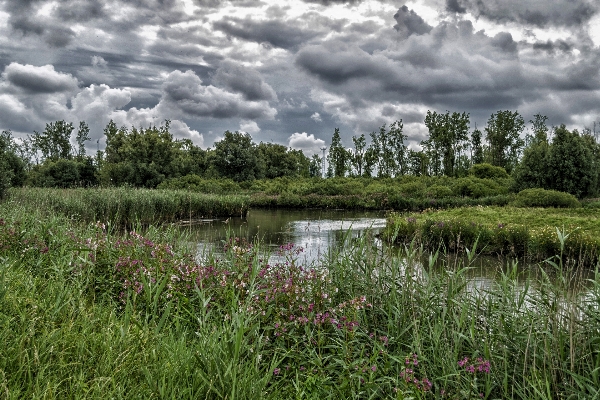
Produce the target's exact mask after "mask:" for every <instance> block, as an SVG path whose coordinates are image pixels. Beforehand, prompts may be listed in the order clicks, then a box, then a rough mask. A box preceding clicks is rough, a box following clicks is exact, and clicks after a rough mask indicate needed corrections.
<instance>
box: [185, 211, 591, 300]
mask: <svg viewBox="0 0 600 400" xmlns="http://www.w3.org/2000/svg"><path fill="white" fill-rule="evenodd" d="M225 221H227V222H225ZM383 227H385V218H384V215H383V214H381V213H374V212H364V211H323V210H251V212H250V213H249V215H248V217H247V218H244V219H242V218H230V219H228V220H211V221H207V222H206V223H205V224H202V225H197V226H194V227H193V228H192V229H193V230H192V233H193V235H194V237H195V238H196V240H197V249H198V255H199V258H200V259H202V258H204V257H203V256H205V255H206V254H208V253H210V252H214V253H216V254H219V253H220V252H222V249H223V243H224V242H225V240H226V239H227V238H228V237H240V238H244V239H246V240H247V241H249V242H251V243H256V241H257V240H259V241H260V243H261V248H262V249H264V250H265V251H267V252H269V253H270V257H269V262H270V263H271V264H274V263H277V262H284V261H285V258H284V257H282V256H280V255H279V254H278V250H279V247H280V246H282V245H285V244H288V243H293V244H294V245H295V246H296V247H302V248H303V249H304V251H303V252H301V253H299V255H298V256H297V257H296V259H297V261H298V262H299V263H300V264H302V265H305V266H316V265H318V264H319V263H320V261H321V260H323V259H325V258H326V257H328V256H330V249H331V250H334V251H332V252H331V253H332V254H340V255H345V254H348V253H349V252H351V250H350V248H351V246H352V245H353V241H355V240H356V239H357V238H359V237H362V236H364V235H365V233H366V232H367V231H368V230H369V229H371V230H372V231H373V232H379V231H380V230H381V229H382V228H383ZM369 240H373V242H372V243H373V246H374V247H375V248H376V249H378V250H377V252H376V253H377V255H375V254H372V255H371V256H373V257H382V256H383V257H386V258H388V257H390V256H391V257H393V259H394V260H395V261H391V262H393V263H396V264H397V267H398V268H399V269H400V270H401V271H402V272H404V268H405V265H404V264H405V260H403V259H397V256H398V248H395V249H392V248H389V247H387V246H385V245H384V244H383V243H382V242H381V240H379V239H377V238H375V237H373V238H372V239H371V238H370V239H369ZM388 261H389V260H388ZM467 263H468V262H467V261H466V259H465V258H464V257H459V258H458V259H456V257H455V256H454V255H451V256H449V257H448V258H445V257H442V256H441V255H440V257H439V259H438V263H436V264H435V265H434V266H433V270H432V271H430V273H432V272H435V271H436V270H437V271H438V272H441V271H442V270H445V269H450V270H452V269H453V267H454V266H455V265H458V264H462V265H465V264H467ZM386 264H389V263H382V265H386ZM417 264H420V265H414V266H413V268H412V271H413V273H416V274H417V275H418V276H423V272H424V270H428V269H429V267H428V264H429V263H428V262H427V260H425V259H423V260H421V262H418V263H417ZM511 265H512V263H511V262H510V261H508V260H502V259H498V258H496V257H482V256H479V257H477V258H476V260H475V262H474V264H473V265H472V268H470V269H469V270H468V271H466V272H465V273H466V277H467V282H466V288H465V289H466V290H467V291H468V292H470V293H478V294H479V295H480V296H482V297H483V298H489V296H490V291H491V292H496V293H497V292H498V285H499V282H500V281H501V273H500V271H504V272H505V273H509V270H510V269H511V268H512V267H511ZM516 268H517V269H516V271H517V274H516V276H518V278H517V287H516V288H514V289H513V290H514V291H513V294H514V295H516V296H520V295H522V293H523V291H524V290H528V294H527V296H526V300H525V307H527V308H531V307H532V306H533V305H532V304H531V303H532V299H538V298H539V292H538V290H539V287H538V285H539V279H540V278H541V276H538V275H539V268H538V267H537V266H531V265H526V264H521V263H519V264H518V267H516ZM536 271H537V272H536ZM580 274H581V276H579V277H578V279H576V281H578V282H581V283H583V284H581V285H575V287H571V288H570V290H572V291H573V292H576V293H585V292H586V291H587V290H586V289H585V286H586V285H585V282H586V278H587V279H590V278H593V276H591V275H593V274H592V272H591V271H587V273H584V272H580ZM528 277H529V278H532V279H533V281H532V285H531V286H529V287H527V286H525V282H526V281H527V280H528ZM533 302H535V300H533Z"/></svg>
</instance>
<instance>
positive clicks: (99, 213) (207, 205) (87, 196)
mask: <svg viewBox="0 0 600 400" xmlns="http://www.w3.org/2000/svg"><path fill="white" fill-rule="evenodd" d="M9 198H10V199H12V201H14V202H16V203H19V204H24V205H28V206H30V207H32V208H37V209H41V210H46V211H47V212H50V213H54V214H61V215H64V216H66V217H68V218H72V219H76V220H80V221H87V222H94V221H111V222H112V223H113V224H114V225H118V226H122V227H129V228H131V227H132V226H134V225H135V224H141V225H144V226H148V225H150V224H161V223H164V222H177V221H182V220H187V221H190V220H194V219H200V218H216V217H229V216H244V215H246V213H247V212H248V197H247V196H240V195H213V194H201V193H193V192H187V191H178V190H150V189H136V188H126V187H120V188H104V189H100V188H98V189H89V188H87V189H48V188H13V189H11V190H10V191H9Z"/></svg>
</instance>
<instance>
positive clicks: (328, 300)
mask: <svg viewBox="0 0 600 400" xmlns="http://www.w3.org/2000/svg"><path fill="white" fill-rule="evenodd" d="M47 211H48V210H46V212H42V211H41V210H40V209H37V208H35V207H27V208H24V207H23V205H22V204H19V203H18V202H11V203H4V204H1V205H0V213H1V214H2V216H3V219H1V220H0V259H1V260H2V263H0V336H1V337H2V339H3V346H0V388H1V389H2V392H1V393H2V396H3V397H6V398H9V399H10V398H15V399H16V398H87V399H96V398H99V399H100V398H101V399H105V398H115V399H129V398H136V399H137V398H201V399H206V398H209V399H210V398H230V399H233V398H244V399H256V398H267V399H270V398H272V399H289V398H339V399H345V398H396V399H408V398H415V399H435V398H456V399H474V398H485V399H497V398H514V399H532V398H540V397H547V398H585V399H587V398H594V397H596V396H598V394H599V392H598V387H600V376H599V375H598V374H597V368H598V367H597V363H598V360H597V358H598V357H597V349H598V344H599V337H598V332H599V331H600V319H599V318H598V312H597V309H596V308H595V307H594V305H595V304H598V302H599V301H600V275H599V274H598V272H597V271H596V272H595V273H594V272H592V273H591V274H590V275H587V276H584V275H583V274H573V273H572V270H571V269H569V268H566V265H565V264H563V263H562V262H561V259H560V257H554V256H555V255H556V256H560V253H559V254H556V253H555V254H553V257H552V258H551V259H548V261H547V263H546V265H545V267H544V266H543V265H542V266H538V265H531V266H529V267H528V268H526V269H520V268H519V267H518V265H517V264H516V263H509V265H508V266H507V267H506V268H499V269H498V271H497V272H496V273H494V274H493V275H490V279H493V282H494V284H490V285H487V286H485V287H484V288H480V285H479V283H478V282H477V281H474V280H473V279H472V278H471V277H470V272H471V271H472V270H473V266H474V265H475V262H476V258H477V254H478V253H479V252H480V249H484V248H485V246H484V245H483V244H482V243H483V242H486V241H487V242H488V243H492V244H493V243H500V241H504V242H506V243H510V242H511V241H515V240H520V239H519V237H520V236H522V235H523V232H524V231H523V230H522V229H521V230H519V228H518V226H515V229H514V230H511V229H513V228H511V226H509V224H505V225H503V226H502V227H500V226H499V225H498V224H497V219H496V217H499V216H500V215H499V214H498V213H499V212H500V210H498V209H483V210H479V211H481V212H482V213H483V215H481V216H477V215H474V214H473V209H468V210H454V212H455V216H456V215H458V214H459V213H462V215H464V216H473V217H474V218H479V217H481V218H483V219H484V220H485V221H486V222H485V223H486V224H487V225H486V226H485V228H486V229H485V230H483V228H482V230H481V231H480V232H484V231H485V232H489V233H490V235H492V236H490V237H489V238H491V239H493V238H498V241H497V242H495V241H494V240H496V239H493V240H491V239H490V240H489V241H488V239H486V238H485V237H483V235H481V234H479V235H474V232H475V231H474V229H475V228H471V227H472V226H473V225H471V224H470V223H469V222H470V220H469V219H465V220H464V221H462V222H461V221H457V219H456V218H446V217H448V215H446V217H441V218H438V217H439V216H440V215H437V216H436V215H435V214H432V213H427V214H428V215H422V214H416V216H415V220H414V221H413V220H408V219H407V218H406V216H395V217H394V218H393V219H395V218H396V217H397V218H402V219H404V222H402V223H398V232H402V233H403V235H407V236H410V237H414V236H418V231H419V227H420V226H421V225H422V221H421V219H422V218H424V219H428V220H434V221H436V222H435V223H433V224H429V227H430V232H431V235H432V237H438V238H446V239H444V240H446V241H447V247H448V248H449V247H451V243H458V244H459V247H458V249H460V243H462V239H459V238H458V235H456V233H457V232H460V233H461V235H460V236H461V237H463V235H465V236H464V237H467V236H468V237H469V239H468V240H469V241H471V240H472V238H473V237H476V238H478V239H476V240H475V243H473V245H472V246H471V247H468V250H469V251H468V252H467V248H463V249H464V252H465V253H467V254H468V256H467V258H466V259H459V258H455V257H449V256H448V255H447V254H445V253H443V252H433V253H430V254H429V261H428V260H427V254H426V253H423V252H422V251H420V250H419V247H418V243H417V242H413V243H412V244H410V243H409V244H408V245H407V246H406V247H403V248H400V249H395V250H394V252H384V253H382V248H381V247H380V246H376V245H374V244H373V242H372V240H373V237H372V236H371V235H365V236H364V237H361V238H353V239H352V246H351V247H348V248H345V249H332V250H331V251H330V254H329V255H328V256H327V257H324V258H323V259H322V260H321V262H319V263H318V265H311V266H307V265H304V264H303V263H302V262H301V261H300V260H301V249H299V248H297V247H295V246H293V245H291V244H290V245H286V246H282V247H281V248H279V249H278V250H275V251H276V255H277V256H278V257H279V258H280V259H282V260H284V261H281V262H275V263H270V262H269V261H267V260H268V259H269V257H268V255H269V254H268V253H266V252H265V251H264V249H262V248H261V247H260V246H259V245H251V244H249V243H247V242H245V241H244V240H239V239H231V240H229V241H227V242H226V243H225V246H224V249H223V252H222V253H220V254H218V255H217V254H208V255H206V256H205V257H198V256H197V255H196V254H195V246H194V245H192V246H191V247H188V246H186V243H190V242H191V240H190V238H188V237H185V236H182V235H181V234H179V233H178V231H177V230H173V229H157V228H152V227H151V228H149V229H148V230H147V231H145V232H143V233H142V232H139V231H133V232H129V233H126V232H123V233H120V232H118V231H117V230H115V229H112V227H111V225H109V224H102V223H96V222H94V223H91V224H79V223H75V222H74V221H73V220H72V219H69V218H65V217H62V216H59V215H54V216H49V214H52V212H47ZM558 211H561V210H558ZM580 211H581V212H583V211H584V210H580ZM522 212H523V210H518V213H515V214H514V215H521V214H522ZM554 212H557V211H556V210H554ZM538 214H540V213H539V211H538V210H533V211H532V214H531V215H532V216H533V217H535V215H538ZM567 215H568V214H564V215H562V214H561V217H564V218H566V217H567ZM592 215H593V214H589V215H586V217H589V216H592ZM582 216H583V214H582ZM546 217H548V215H546ZM408 218H411V216H409V217H408ZM588 219H589V218H588ZM441 221H449V223H450V226H452V227H453V228H450V227H448V225H444V226H438V223H439V222H441ZM471 221H472V220H471ZM463 222H465V223H463ZM473 222H475V225H477V226H479V225H480V222H481V221H473ZM584 222H585V220H584ZM593 224H595V226H596V227H597V226H598V224H597V221H594V222H593ZM593 224H592V225H593ZM494 225H496V226H494ZM532 229H533V228H532ZM532 229H530V230H529V233H530V234H532V235H533V234H535V235H551V236H552V237H553V238H554V241H555V242H558V243H559V246H558V248H557V250H558V251H559V252H561V253H562V251H563V250H567V251H568V249H569V248H574V247H575V246H576V244H577V243H585V242H584V241H585V240H587V239H586V238H585V237H584V236H581V235H579V236H578V235H577V234H576V231H572V230H564V229H563V230H561V231H558V232H557V231H556V230H555V229H554V230H553V232H550V231H548V232H546V231H544V232H541V231H540V232H533V230H532ZM582 230H583V229H582ZM532 232H533V233H532ZM436 235H437V236H436ZM535 235H534V236H535ZM544 237H545V236H544ZM548 237H549V238H550V236H548ZM477 240H479V241H477ZM544 240H545V239H544ZM549 240H550V239H549ZM571 240H573V245H571V244H569V242H570V241H571ZM544 243H546V242H544ZM549 243H550V242H548V244H549ZM490 246H491V245H490ZM504 246H508V245H507V244H504ZM541 246H542V241H541V240H540V247H541ZM384 251H385V250H384ZM518 251H519V250H517V252H518ZM423 260H424V261H423ZM399 266H401V268H399ZM596 268H597V267H596ZM587 278H589V279H587ZM516 377H517V378H516ZM545 393H548V395H547V396H545V395H544V394H545Z"/></svg>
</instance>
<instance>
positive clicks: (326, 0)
mask: <svg viewBox="0 0 600 400" xmlns="http://www.w3.org/2000/svg"><path fill="white" fill-rule="evenodd" d="M302 1H304V2H305V3H317V4H322V5H324V6H330V5H332V4H357V3H362V1H363V0H302Z"/></svg>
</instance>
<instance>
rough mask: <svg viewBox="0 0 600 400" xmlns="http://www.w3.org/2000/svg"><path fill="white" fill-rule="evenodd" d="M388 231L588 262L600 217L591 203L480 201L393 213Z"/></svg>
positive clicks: (596, 250)
mask: <svg viewBox="0 0 600 400" xmlns="http://www.w3.org/2000/svg"><path fill="white" fill-rule="evenodd" d="M557 232H560V235H562V237H563V239H564V240H563V241H562V242H561V240H560V238H559V235H558V234H557ZM384 236H385V237H387V238H388V240H390V241H392V242H396V243H410V242H413V241H415V242H416V243H417V244H418V245H423V246H424V247H425V248H427V249H429V250H434V251H435V250H436V249H438V248H444V249H446V250H448V251H464V250H466V249H473V248H474V247H475V243H476V242H477V249H478V251H480V252H482V253H483V254H500V255H511V256H518V257H528V258H530V259H534V260H536V259H537V260H539V259H544V258H548V257H551V256H554V255H557V254H562V255H563V257H565V258H568V259H569V260H570V262H574V263H578V264H588V265H589V264H592V265H593V264H595V262H596V260H597V258H598V256H599V255H600V221H599V220H598V215H597V213H596V212H595V210H594V209H591V208H579V209H550V208H528V209H524V208H517V207H481V206H478V207H463V208H456V209H448V210H440V211H433V210H426V211H424V212H422V213H413V214H403V215H401V214H394V215H391V216H390V217H389V219H388V223H387V227H386V230H385V232H384Z"/></svg>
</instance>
